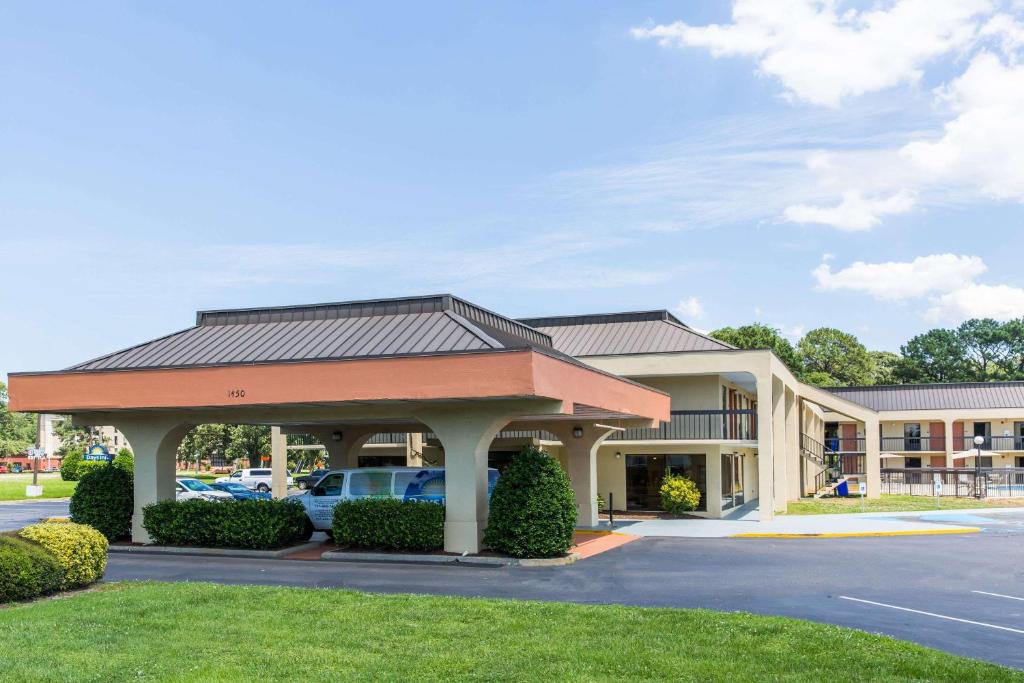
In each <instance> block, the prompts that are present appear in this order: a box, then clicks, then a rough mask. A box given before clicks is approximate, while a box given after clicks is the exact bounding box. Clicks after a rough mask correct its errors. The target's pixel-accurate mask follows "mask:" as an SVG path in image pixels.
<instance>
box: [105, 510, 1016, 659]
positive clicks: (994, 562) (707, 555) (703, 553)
mask: <svg viewBox="0 0 1024 683" xmlns="http://www.w3.org/2000/svg"><path fill="white" fill-rule="evenodd" d="M971 514H972V516H974V517H977V519H974V520H973V522H974V523H975V525H978V526H981V527H982V531H981V532H980V533H975V534H963V535H960V534H953V535H938V536H901V537H882V538H828V539H815V538H807V539H731V538H712V539H703V538H658V537H646V538H641V539H639V540H637V541H635V542H633V543H629V544H627V545H625V546H622V547H620V548H617V549H614V550H611V551H608V552H606V553H603V554H601V555H598V556H595V557H592V558H590V559H587V560H585V561H582V562H578V563H576V564H574V565H570V566H567V567H553V568H523V567H502V568H479V567H458V566H442V567H435V566H425V565H400V564H380V563H376V564H375V563H366V564H362V563H358V564H357V563H334V562H308V561H298V560H249V559H227V558H217V559H212V558H200V557H161V556H155V555H150V556H139V555H112V556H111V557H110V561H109V565H108V568H107V575H106V578H107V580H112V581H116V580H131V579H153V580H160V581H214V582H218V583H228V584H247V583H251V584H264V585H287V586H311V587H334V588H349V589H356V590H362V591H374V592H383V593H427V594H436V595H462V596H474V597H476V596H481V597H497V598H517V599H533V600H556V601H572V602H581V603H620V604H627V605H644V606H663V607H705V608H709V609H716V610H726V611H747V612H755V613H759V614H777V615H783V616H789V617H798V618H802V619H810V620H813V621H819V622H827V623H833V624H839V625H842V626H850V627H853V628H858V629H862V630H865V631H870V632H875V633H883V634H887V635H891V636H895V637H897V638H902V639H905V640H910V641H916V642H918V643H921V644H923V645H927V646H930V647H935V648H938V649H942V650H946V651H949V652H953V653H955V654H960V655H965V656H969V657H976V658H980V659H986V660H989V661H992V662H997V663H1001V664H1005V665H1008V666H1013V667H1017V668H1022V669H1024V581H1022V579H1024V570H1022V568H1024V544H1022V543H1021V540H1022V539H1021V536H1020V533H1021V532H1022V531H1024V513H1016V515H1000V516H999V519H994V521H992V522H991V523H988V524H982V523H980V521H979V520H986V519H990V518H989V517H985V516H983V515H979V514H976V513H971ZM995 517H996V516H995V515H992V516H991V518H995ZM950 522H951V523H963V520H962V519H957V520H955V521H954V520H950ZM680 637H685V634H680ZM856 665H857V663H856V662H850V666H851V667H854V668H855V667H856Z"/></svg>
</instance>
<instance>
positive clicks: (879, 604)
mask: <svg viewBox="0 0 1024 683" xmlns="http://www.w3.org/2000/svg"><path fill="white" fill-rule="evenodd" d="M839 599H840V600H852V601H853V602H863V603H864V604H866V605H875V606H877V607H888V608H889V609H898V610H900V611H901V612H913V613H914V614H923V615H925V616H927V617H935V618H936V619H946V620H948V621H959V622H960V623H961V624H971V625H972V626H984V627H986V628H994V629H998V630H1000V631H1009V632H1010V633H1020V634H1022V635H1024V630H1021V629H1019V628H1010V627H1009V626H996V625H995V624H986V623H985V622H984V621H971V620H970V619H960V618H959V617H950V616H946V615H945V614H935V613H934V612H923V611H921V610H919V609H910V608H909V607H900V606H899V605H887V604H885V603H884V602H875V601H873V600H861V599H860V598H851V597H849V596H846V595H840V596H839Z"/></svg>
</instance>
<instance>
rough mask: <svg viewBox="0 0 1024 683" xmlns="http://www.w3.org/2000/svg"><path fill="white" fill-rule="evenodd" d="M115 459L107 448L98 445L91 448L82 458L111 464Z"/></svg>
mask: <svg viewBox="0 0 1024 683" xmlns="http://www.w3.org/2000/svg"><path fill="white" fill-rule="evenodd" d="M113 459H114V456H113V455H112V454H111V453H110V451H108V450H107V447H106V446H104V445H102V444H98V443H97V444H93V445H92V446H89V450H87V451H86V452H85V455H83V456H82V460H98V461H100V462H110V461H111V460H113Z"/></svg>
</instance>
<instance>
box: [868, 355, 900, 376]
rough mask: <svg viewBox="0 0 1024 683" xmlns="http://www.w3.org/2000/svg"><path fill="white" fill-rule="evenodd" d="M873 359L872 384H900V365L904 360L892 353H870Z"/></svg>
mask: <svg viewBox="0 0 1024 683" xmlns="http://www.w3.org/2000/svg"><path fill="white" fill-rule="evenodd" d="M868 356H869V357H870V358H871V383H872V384H899V371H900V364H901V363H902V362H903V359H902V358H900V356H899V355H898V354H895V353H893V352H892V351H868Z"/></svg>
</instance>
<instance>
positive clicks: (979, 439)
mask: <svg viewBox="0 0 1024 683" xmlns="http://www.w3.org/2000/svg"><path fill="white" fill-rule="evenodd" d="M983 443H985V437H983V436H981V435H978V436H976V437H974V445H975V446H977V447H978V454H977V455H976V456H974V497H975V498H978V499H980V498H981V445H982V444H983Z"/></svg>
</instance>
